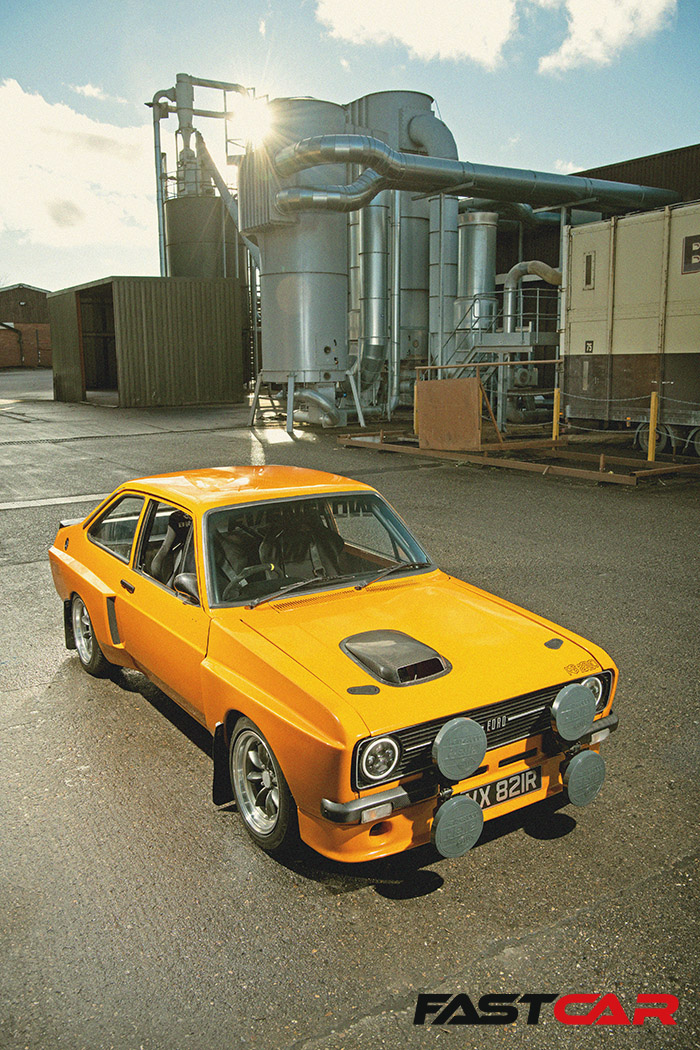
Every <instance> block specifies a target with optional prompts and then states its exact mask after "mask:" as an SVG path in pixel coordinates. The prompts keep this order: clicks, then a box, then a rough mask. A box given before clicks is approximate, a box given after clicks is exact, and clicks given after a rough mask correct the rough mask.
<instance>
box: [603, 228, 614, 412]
mask: <svg viewBox="0 0 700 1050" xmlns="http://www.w3.org/2000/svg"><path fill="white" fill-rule="evenodd" d="M616 254H617V216H616V215H613V217H612V218H611V220H610V243H609V247H608V315H607V323H608V338H607V344H606V350H607V355H608V361H607V366H608V367H607V379H606V398H605V419H606V420H609V419H610V402H611V399H612V376H613V361H612V355H613V328H614V327H615V257H616Z"/></svg>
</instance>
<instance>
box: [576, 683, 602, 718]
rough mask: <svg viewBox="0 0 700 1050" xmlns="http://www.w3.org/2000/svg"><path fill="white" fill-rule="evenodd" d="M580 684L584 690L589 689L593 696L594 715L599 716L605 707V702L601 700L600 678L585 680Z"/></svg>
mask: <svg viewBox="0 0 700 1050" xmlns="http://www.w3.org/2000/svg"><path fill="white" fill-rule="evenodd" d="M581 684H582V685H585V687H586V689H590V691H591V692H592V693H593V696H594V697H595V710H596V714H599V713H600V712H601V711H602V710H603V708H604V707H605V700H604V699H603V683H602V682H601V680H600V678H586V680H585V681H584V682H582V683H581Z"/></svg>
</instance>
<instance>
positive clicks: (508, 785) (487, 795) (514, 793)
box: [465, 766, 542, 809]
mask: <svg viewBox="0 0 700 1050" xmlns="http://www.w3.org/2000/svg"><path fill="white" fill-rule="evenodd" d="M541 787H542V767H541V766H535V768H534V769H523V770H522V771H521V772H520V773H511V775H510V776H509V777H502V778H501V780H494V781H492V782H491V783H490V784H482V785H481V786H480V787H477V788H473V789H472V790H471V791H466V792H465V794H466V795H469V798H473V799H474V801H475V802H478V804H479V805H480V806H481V808H482V809H488V808H489V806H500V804H501V803H502V802H509V801H510V799H512V798H520V796H521V795H529V793H530V792H531V791H539V789H540V788H541Z"/></svg>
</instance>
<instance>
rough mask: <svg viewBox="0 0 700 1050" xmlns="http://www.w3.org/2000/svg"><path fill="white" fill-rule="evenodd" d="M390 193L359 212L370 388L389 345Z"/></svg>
mask: <svg viewBox="0 0 700 1050" xmlns="http://www.w3.org/2000/svg"><path fill="white" fill-rule="evenodd" d="M387 196H388V193H387V192H384V193H380V194H378V195H377V196H376V197H375V199H374V201H373V202H372V203H371V204H368V205H367V206H366V207H365V208H363V209H362V210H361V212H360V282H361V291H360V295H361V299H360V310H361V318H362V324H361V333H360V339H361V348H360V349H361V355H360V356H361V368H362V374H361V381H362V383H363V384H364V385H367V386H369V385H371V384H372V383H373V382H374V381H375V380H376V379H377V377H378V376H379V373H380V371H381V368H382V365H383V364H384V361H385V360H386V353H387V346H388V324H387V291H388V289H387V283H388V261H389V260H388V255H389V247H388V224H389V216H388V212H389V207H388V203H387Z"/></svg>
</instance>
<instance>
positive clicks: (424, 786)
mask: <svg viewBox="0 0 700 1050" xmlns="http://www.w3.org/2000/svg"><path fill="white" fill-rule="evenodd" d="M618 724H619V719H618V716H617V715H616V714H614V713H613V712H612V711H611V712H610V714H609V715H607V716H606V717H605V718H599V719H598V720H597V721H596V722H595V723H594V725H593V727H592V730H591V732H590V733H587V734H586V736H584V737H582V738H581V740H580V741H578V744H576V745H574V746H573V747H571V746H569V747H567V748H566V749H564V747H563V746H562V748H561V750H560V751H559V752H558V755H557V756H552V755H551V752H550V754H549V755H547V756H540V757H539V758H537V759H533V763H534V764H538V765H540V764H542V763H543V760H544V761H546V765H547V767H548V768H551V772H550V775H549V778H548V785H547V788H546V790H544V794H543V792H537V793H533V794H528V795H524V796H521V797H520V799H519V800H518V801H519V803H520V805H529V804H530V803H532V802H537V801H539V800H540V799H541V798H543V797H547V796H548V795H552V794H556V793H557V792H559V791H561V790H563V782H562V780H561V778H560V777H558V776H556V777H554V776H552V773H554V772H555V770H556V771H557V772H558V766H557V764H556V763H555V764H554V766H553V765H552V760H553V757H556V758H558V761H559V762H560V761H561V760H562V759H563V758H564V757H571V753H572V751H576V750H578V749H580V748H582V747H583V748H586V747H597V746H598V745H599V744H600V743H602V741H603V740H605V739H607V737H608V736H609V735H610V733H612V732H614V731H615V730H616V729H617V727H618ZM521 743H522V742H521ZM517 768H518V767H516V766H513V767H512V770H513V772H515V771H516V770H517ZM436 772H437V771H436ZM500 775H503V774H500ZM493 778H494V771H493V770H489V772H487V773H484V774H482V775H481V776H479V777H472V778H470V779H469V780H467V781H463V782H462V784H459V785H456V786H455V794H457V793H459V792H460V791H469V790H471V789H472V788H474V787H478V786H480V785H481V784H484V783H488V781H489V780H490V779H493ZM555 781H556V783H555ZM437 792H438V782H437V778H436V777H435V776H423V777H421V778H420V779H418V780H414V781H409V782H407V783H404V784H399V785H397V786H396V787H392V788H387V789H386V790H383V791H376V792H374V793H373V794H371V795H365V796H363V797H362V798H355V799H352V800H351V801H350V802H332V801H331V800H330V799H327V798H324V799H321V816H322V817H323V818H324V819H325V820H328V821H330V822H331V823H332V824H341V825H357V824H365V825H366V824H372V823H374V822H375V821H378V820H386V819H387V818H389V817H390V816H391V815H392V814H393V813H396V812H399V811H400V810H403V809H407V808H408V807H409V806H415V805H418V804H419V803H421V802H426V801H427V800H428V799H434V798H435V797H436V796H437ZM510 808H519V807H510ZM493 809H494V810H495V811H496V812H489V813H488V818H489V819H490V818H492V817H495V816H501V815H502V814H503V812H504V809H503V807H502V806H494V807H493Z"/></svg>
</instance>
